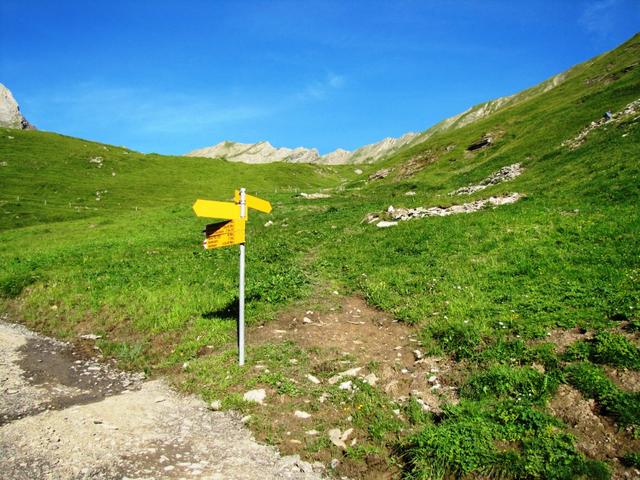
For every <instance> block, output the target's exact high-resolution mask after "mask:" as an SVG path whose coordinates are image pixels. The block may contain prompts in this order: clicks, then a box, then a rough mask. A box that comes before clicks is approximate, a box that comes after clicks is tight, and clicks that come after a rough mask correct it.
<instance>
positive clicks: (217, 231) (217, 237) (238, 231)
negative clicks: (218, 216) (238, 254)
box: [202, 218, 246, 250]
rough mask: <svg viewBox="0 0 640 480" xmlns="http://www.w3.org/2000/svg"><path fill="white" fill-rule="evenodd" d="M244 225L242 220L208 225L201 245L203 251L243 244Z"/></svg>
mask: <svg viewBox="0 0 640 480" xmlns="http://www.w3.org/2000/svg"><path fill="white" fill-rule="evenodd" d="M245 223H246V221H245V220H244V219H241V218H238V219H236V220H227V221H225V222H218V223H210V224H209V225H207V226H206V227H205V229H204V242H202V245H203V246H204V248H205V250H211V249H212V248H220V247H228V246H230V245H237V244H239V243H244V242H245V234H244V231H245V228H244V227H245Z"/></svg>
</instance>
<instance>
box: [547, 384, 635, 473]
mask: <svg viewBox="0 0 640 480" xmlns="http://www.w3.org/2000/svg"><path fill="white" fill-rule="evenodd" d="M549 410H550V411H551V413H552V414H553V415H555V416H556V417H558V418H560V419H562V421H564V422H565V423H566V424H567V426H568V428H569V431H570V432H571V433H572V434H573V435H574V436H575V437H576V445H577V447H578V449H580V450H581V451H582V452H584V453H585V454H586V455H588V456H589V457H591V458H594V459H597V460H602V461H607V462H610V465H613V467H614V472H613V476H612V478H613V479H614V480H615V479H626V478H639V476H640V471H638V470H636V469H634V468H624V467H623V466H622V465H621V463H620V461H619V457H620V456H622V455H624V454H625V453H628V452H637V451H638V450H640V439H636V438H633V437H632V436H631V435H630V434H629V433H628V432H625V431H623V430H617V429H616V427H615V426H614V424H613V422H611V421H610V420H609V419H607V418H606V417H601V416H599V415H598V413H597V407H596V404H595V401H594V400H593V399H585V398H584V397H583V396H582V394H581V393H580V392H579V391H578V390H576V389H575V388H573V387H571V386H569V385H560V387H559V388H558V392H557V393H556V395H555V397H554V398H553V399H552V400H551V401H550V402H549Z"/></svg>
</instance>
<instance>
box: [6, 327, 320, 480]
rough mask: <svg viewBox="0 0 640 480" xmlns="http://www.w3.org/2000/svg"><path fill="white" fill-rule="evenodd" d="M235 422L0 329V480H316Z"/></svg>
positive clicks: (51, 344)
mask: <svg viewBox="0 0 640 480" xmlns="http://www.w3.org/2000/svg"><path fill="white" fill-rule="evenodd" d="M323 471H324V467H323V466H322V465H321V464H318V463H316V464H314V465H311V464H309V463H306V462H303V461H300V459H299V457H297V456H288V457H280V455H279V454H278V452H277V451H276V450H275V449H273V448H272V447H268V446H265V445H260V444H258V443H256V441H255V440H254V439H253V437H252V436H251V433H250V432H249V431H248V430H247V429H246V428H245V427H244V426H243V425H242V423H241V422H240V418H239V416H238V415H235V414H233V413H229V412H213V411H210V410H208V409H207V408H206V406H205V404H204V403H203V402H202V401H201V400H198V399H197V398H195V397H193V396H180V395H178V394H176V393H175V392H173V391H172V390H171V389H170V388H169V387H168V386H167V385H166V384H165V383H164V382H163V381H160V380H156V381H148V382H146V381H144V380H143V376H142V375H140V374H137V375H136V374H128V373H125V372H120V371H118V370H116V369H115V368H113V367H111V366H109V365H108V364H105V363H99V362H97V361H96V360H95V359H86V358H83V356H82V355H80V354H79V353H78V352H75V351H74V350H73V348H72V347H71V346H70V345H69V344H66V343H63V342H58V341H56V340H53V339H50V338H46V337H42V336H40V335H37V334H35V333H33V332H30V331H29V330H27V329H25V328H24V327H21V326H19V325H14V324H10V323H6V322H3V321H0V472H2V478H3V479H33V478H42V479H45V478H46V479H83V478H98V479H116V478H118V479H120V478H131V479H133V478H140V479H141V478H145V479H153V478H189V479H191V478H208V479H260V480H265V479H271V478H273V479H309V480H310V479H320V478H322V472H323Z"/></svg>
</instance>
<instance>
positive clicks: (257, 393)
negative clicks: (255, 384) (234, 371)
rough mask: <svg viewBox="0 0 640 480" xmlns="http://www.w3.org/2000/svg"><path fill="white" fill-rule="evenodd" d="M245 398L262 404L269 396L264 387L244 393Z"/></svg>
mask: <svg viewBox="0 0 640 480" xmlns="http://www.w3.org/2000/svg"><path fill="white" fill-rule="evenodd" d="M243 398H244V399H245V401H247V402H255V403H259V404H260V405H262V404H263V403H264V399H265V398H267V392H266V391H265V390H264V388H258V389H256V390H249V391H248V392H246V393H245V394H244V395H243Z"/></svg>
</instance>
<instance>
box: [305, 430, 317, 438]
mask: <svg viewBox="0 0 640 480" xmlns="http://www.w3.org/2000/svg"><path fill="white" fill-rule="evenodd" d="M304 433H305V435H309V436H311V437H313V436H316V435H318V434H319V433H320V432H318V431H317V430H307V431H306V432H304Z"/></svg>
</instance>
